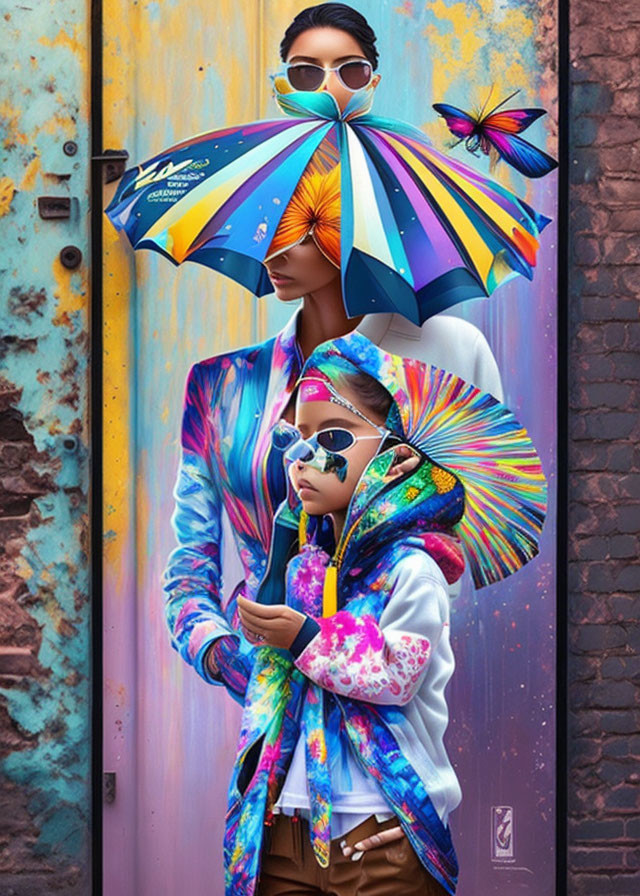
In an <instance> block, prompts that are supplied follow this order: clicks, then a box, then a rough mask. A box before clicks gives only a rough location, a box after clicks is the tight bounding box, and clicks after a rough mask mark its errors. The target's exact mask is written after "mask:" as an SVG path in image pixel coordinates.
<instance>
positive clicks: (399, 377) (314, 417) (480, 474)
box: [225, 332, 545, 896]
mask: <svg viewBox="0 0 640 896" xmlns="http://www.w3.org/2000/svg"><path fill="white" fill-rule="evenodd" d="M363 374H364V376H363ZM296 424H297V430H296V429H292V428H290V427H286V426H284V427H280V428H279V430H278V431H277V432H276V433H275V439H274V444H275V446H276V448H280V449H281V450H283V449H284V450H285V458H286V461H287V463H288V464H289V474H290V480H291V483H292V485H293V486H294V489H295V490H296V491H297V492H298V494H299V498H300V500H301V502H302V506H303V511H304V512H302V513H300V514H298V516H299V523H298V520H297V517H296V500H295V495H294V494H292V495H291V496H290V498H289V499H288V500H287V501H286V502H285V503H284V504H283V505H282V507H281V508H280V509H279V511H278V513H277V515H276V519H275V522H274V531H273V537H272V544H271V552H270V557H269V563H268V567H267V573H266V575H265V578H264V579H263V582H262V584H261V587H260V590H259V591H258V595H257V601H256V602H253V601H247V600H245V599H244V598H238V601H237V604H238V611H239V616H240V620H241V622H242V624H243V627H244V629H245V633H246V634H247V636H248V637H249V638H251V639H252V640H253V641H254V642H255V643H257V644H261V645H262V646H260V647H259V648H258V649H257V650H255V651H254V653H255V658H254V661H253V665H252V667H251V668H250V669H247V685H246V693H245V703H244V705H245V709H244V713H243V720H242V728H241V735H240V743H239V749H238V757H237V760H236V764H235V766H234V772H233V775H232V780H231V786H230V791H229V809H228V813H227V828H226V836H225V860H226V861H225V865H226V868H227V873H228V876H227V882H228V892H233V893H243V894H244V893H247V894H250V893H253V892H254V889H255V885H256V880H257V878H258V876H260V887H259V891H258V892H259V893H260V894H261V896H275V894H278V893H284V892H293V891H292V890H291V889H290V887H291V886H292V885H294V884H295V885H296V886H297V887H298V888H299V889H297V890H296V892H302V891H305V892H309V893H315V892H323V891H325V890H329V889H331V891H332V892H337V893H345V894H346V893H351V892H356V891H357V889H358V886H359V882H360V885H361V884H362V882H363V880H364V879H365V878H366V879H369V878H370V877H371V876H373V877H374V879H375V881H376V886H377V887H378V889H376V892H379V893H381V894H382V893H384V892H387V891H388V892H389V893H394V894H401V893H402V894H407V896H409V894H412V893H422V894H424V893H433V894H439V893H443V892H446V893H454V892H455V888H456V883H457V875H458V867H457V860H456V855H455V850H454V848H453V844H452V842H451V836H450V830H449V825H448V816H449V813H450V812H451V811H452V809H454V808H455V807H456V805H457V804H458V803H459V801H460V789H459V785H458V782H457V779H456V777H455V773H454V771H453V769H452V767H451V765H450V763H449V760H448V758H447V756H446V751H445V749H444V745H443V740H442V738H443V734H444V731H445V728H446V724H447V719H448V712H447V706H446V701H445V699H444V688H445V685H446V683H447V681H448V679H449V677H450V675H451V673H452V671H453V666H454V663H453V656H452V653H451V647H450V643H449V631H448V625H449V610H448V598H447V592H446V587H445V585H446V582H447V581H448V582H452V581H455V580H456V579H457V578H458V577H459V575H460V574H461V571H462V566H463V561H462V551H461V546H462V547H463V548H464V549H465V553H466V555H467V557H468V559H469V561H470V566H471V571H472V574H473V577H474V580H475V582H476V584H477V585H479V586H481V585H484V584H489V583H490V582H492V581H496V580H498V579H500V578H502V577H504V576H505V575H508V574H509V573H511V572H514V571H516V570H517V569H518V568H519V567H520V566H521V565H523V563H525V562H527V560H528V559H530V558H531V557H532V556H533V555H534V554H535V553H536V551H537V545H536V538H537V535H538V534H539V532H540V529H541V526H542V520H543V518H544V509H545V504H544V477H543V475H542V472H541V470H540V463H539V459H538V458H537V456H536V455H535V451H534V450H533V446H532V445H531V443H530V441H529V439H528V437H527V436H526V433H525V432H524V430H523V429H522V428H521V427H520V426H519V424H518V423H517V421H515V419H514V418H513V416H512V415H511V414H510V412H509V411H507V409H506V408H504V407H503V406H502V405H501V404H500V403H499V402H497V401H496V400H495V399H493V398H492V397H491V396H489V395H487V394H486V393H482V392H480V391H479V390H478V389H476V388H475V387H473V386H469V385H467V384H466V383H464V382H463V381H461V380H460V379H459V378H457V377H455V376H454V375H453V374H447V373H445V372H444V371H441V370H439V369H437V368H430V367H426V366H425V365H423V364H421V363H420V362H417V361H412V360H406V359H401V358H398V357H395V356H392V355H388V354H386V353H385V352H383V351H381V350H380V349H378V348H377V347H376V346H374V345H373V344H372V343H370V342H369V341H368V340H367V339H366V338H365V337H364V336H362V334H360V333H357V332H354V333H351V334H349V335H348V336H345V337H343V338H340V339H336V340H334V341H332V342H328V343H324V344H323V345H321V346H319V347H318V348H317V349H316V350H315V351H314V352H313V353H312V355H311V356H310V357H309V359H308V360H307V363H306V364H305V367H304V369H303V372H302V376H301V378H300V380H299V384H298V394H297V406H296ZM287 442H289V444H287ZM445 459H446V464H445ZM441 464H442V465H441ZM298 535H299V546H300V550H299V552H298V553H297V554H295V555H294V556H293V557H291V554H292V552H295V542H296V538H297V536H298ZM290 557H291V559H289V558H290ZM287 560H289V562H288V563H287V562H286V561H287ZM285 564H286V579H285V577H283V575H282V571H283V569H284V568H285ZM296 809H297V810H301V811H298V812H297V813H296V814H294V815H293V816H290V815H289V814H288V813H290V812H291V811H292V810H296ZM334 810H335V817H334V816H333V812H334ZM300 814H302V815H303V817H304V816H305V815H306V817H308V819H309V822H308V825H309V834H307V832H306V824H307V823H306V821H295V819H296V818H298V816H299V815H300ZM394 816H395V817H394ZM381 818H382V819H383V820H382V823H381V824H380V823H379V822H380V819H381ZM363 819H364V820H363ZM264 821H266V823H267V826H268V827H269V828H271V830H272V837H271V838H270V843H269V838H267V840H266V841H264V845H263V833H264V831H263V822H264ZM354 822H355V825H354V824H353V823H354ZM398 823H399V824H400V825H401V826H402V829H403V831H404V833H405V834H406V838H404V839H403V840H402V841H398V842H397V843H396V844H392V845H391V846H390V847H388V848H386V849H384V850H382V849H381V850H372V851H371V852H370V853H366V854H365V859H362V860H360V859H359V858H358V861H355V862H353V861H351V859H345V857H344V856H343V854H342V852H341V850H340V846H339V844H340V841H341V840H342V839H343V837H344V836H345V835H346V838H349V836H351V835H353V837H355V839H353V837H352V839H351V843H355V842H356V841H357V840H359V839H361V838H362V837H363V836H368V834H369V833H371V832H373V831H375V830H378V829H380V830H383V829H385V828H389V827H391V826H395V825H397V824H398ZM301 827H302V828H303V832H302V834H298V835H297V838H296V839H292V838H294V836H295V834H294V831H295V830H297V831H300V830H301ZM365 831H366V833H365ZM307 838H310V845H311V846H312V850H311V849H309V848H308V847H307V849H306V853H305V848H304V847H305V839H307ZM287 842H288V843H289V846H288V847H287V845H286V844H287ZM307 843H309V839H307ZM296 844H297V846H296ZM294 846H295V848H294ZM314 855H315V860H314V858H313V857H314ZM291 859H293V860H294V861H293V862H292V861H291ZM316 860H317V861H316ZM261 865H262V867H261ZM362 875H364V877H362ZM367 876H368V877H367ZM287 888H289V889H287Z"/></svg>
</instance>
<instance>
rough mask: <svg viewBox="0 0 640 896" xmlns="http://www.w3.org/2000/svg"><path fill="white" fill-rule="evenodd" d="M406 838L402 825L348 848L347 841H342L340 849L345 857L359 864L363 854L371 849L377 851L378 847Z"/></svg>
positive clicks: (373, 835)
mask: <svg viewBox="0 0 640 896" xmlns="http://www.w3.org/2000/svg"><path fill="white" fill-rule="evenodd" d="M405 836H406V835H405V833H404V831H403V830H402V828H401V827H400V825H398V826H397V827H395V828H387V830H386V831H380V833H379V834H372V835H371V836H370V837H365V838H364V840H358V842H357V843H354V844H353V846H347V841H346V840H342V841H341V842H340V848H341V849H342V855H343V856H346V857H347V858H348V857H349V856H351V861H352V862H357V861H358V859H359V858H360V857H361V856H362V853H363V852H367V850H369V849H375V848H376V847H377V846H385V845H386V844H387V843H392V842H393V841H394V840H401V839H402V838H403V837H405Z"/></svg>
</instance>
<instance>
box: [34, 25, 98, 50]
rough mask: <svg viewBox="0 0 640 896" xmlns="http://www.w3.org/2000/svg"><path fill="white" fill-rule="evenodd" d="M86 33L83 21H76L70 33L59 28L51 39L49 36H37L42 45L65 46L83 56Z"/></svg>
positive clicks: (85, 48) (85, 47)
mask: <svg viewBox="0 0 640 896" xmlns="http://www.w3.org/2000/svg"><path fill="white" fill-rule="evenodd" d="M87 38H88V35H87V33H86V26H85V24H84V23H78V24H77V25H75V26H74V27H73V29H72V33H71V34H69V32H67V31H65V30H64V28H61V29H60V31H58V33H57V35H56V36H55V37H54V38H53V40H52V39H51V38H49V37H41V38H39V41H38V42H39V43H41V44H42V45H43V47H66V48H67V49H69V50H71V51H72V53H75V54H76V55H77V56H79V57H83V56H84V55H85V54H86V52H87V45H88V39H87Z"/></svg>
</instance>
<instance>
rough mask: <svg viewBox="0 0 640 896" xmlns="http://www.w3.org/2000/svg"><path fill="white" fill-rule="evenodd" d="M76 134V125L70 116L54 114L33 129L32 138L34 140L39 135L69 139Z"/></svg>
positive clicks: (59, 113)
mask: <svg viewBox="0 0 640 896" xmlns="http://www.w3.org/2000/svg"><path fill="white" fill-rule="evenodd" d="M77 133H78V124H77V122H76V121H75V120H74V119H73V118H71V116H70V115H64V114H62V113H61V112H56V113H55V114H54V115H51V116H50V117H49V118H47V120H46V121H44V122H43V123H42V124H41V125H39V127H37V128H35V129H34V130H33V132H32V136H33V137H34V138H35V137H37V136H39V135H40V134H53V135H60V137H61V138H64V139H69V138H71V137H74V136H75V135H76V134H77Z"/></svg>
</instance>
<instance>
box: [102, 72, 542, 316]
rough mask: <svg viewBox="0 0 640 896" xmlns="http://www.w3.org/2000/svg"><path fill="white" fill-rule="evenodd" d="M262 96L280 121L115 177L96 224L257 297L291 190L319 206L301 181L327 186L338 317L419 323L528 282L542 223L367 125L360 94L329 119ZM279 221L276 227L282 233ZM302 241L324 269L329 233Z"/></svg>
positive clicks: (280, 91) (391, 125) (410, 131)
mask: <svg viewBox="0 0 640 896" xmlns="http://www.w3.org/2000/svg"><path fill="white" fill-rule="evenodd" d="M275 86H276V92H275V95H276V100H277V102H278V104H279V105H280V107H281V109H282V110H283V111H284V112H285V113H286V114H287V116H288V117H287V118H284V119H278V120H273V121H259V122H254V123H251V124H246V125H240V126H238V127H231V128H225V129H223V130H218V131H210V132H207V133H203V134H199V135H197V136H195V137H192V138H191V139H189V140H186V141H184V142H182V143H178V144H176V145H175V146H172V147H170V148H169V149H167V150H165V151H164V152H162V153H160V154H159V155H158V156H155V157H154V158H152V159H151V160H149V161H148V162H145V163H143V164H141V165H138V166H137V167H136V168H132V169H130V170H128V171H127V172H126V173H125V175H124V177H123V178H122V181H121V182H120V184H119V185H118V189H117V191H116V194H115V196H114V198H113V200H112V201H111V203H110V204H109V206H108V208H107V210H106V213H107V215H108V217H109V219H110V220H111V222H112V223H113V224H114V226H115V227H116V228H118V229H122V230H124V231H125V233H126V234H127V236H128V238H129V240H130V241H131V244H132V245H133V246H134V248H136V249H139V248H151V249H155V250H157V251H159V252H161V253H162V254H164V255H165V256H166V257H167V258H169V259H170V260H171V261H173V262H174V263H175V264H181V263H182V262H183V261H187V260H188V261H195V262H198V263H200V264H204V265H207V266H208V267H211V268H213V269H214V270H217V271H220V272H221V273H223V274H226V275H227V276H229V277H232V278H233V279H234V280H236V281H237V282H239V283H241V284H242V285H243V286H245V287H247V288H248V289H249V290H251V291H252V292H253V293H254V294H255V295H258V296H260V295H264V294H265V293H271V292H273V286H272V284H271V281H270V279H269V277H268V273H267V270H266V267H265V265H264V261H265V259H268V258H269V257H270V256H271V255H273V254H274V253H273V251H270V250H271V249H272V246H274V247H279V248H278V251H283V246H284V245H291V244H293V243H291V242H288V241H287V238H286V235H285V238H284V239H283V238H282V231H280V233H279V232H278V230H279V226H280V223H281V220H282V219H283V216H285V213H286V212H287V210H289V211H291V210H290V208H289V207H290V204H291V203H293V204H294V205H295V203H296V202H298V203H299V199H300V189H299V188H300V187H301V186H302V185H304V192H305V195H306V197H307V199H306V200H305V201H306V202H307V205H308V202H309V197H310V196H311V197H313V196H316V197H320V199H322V197H323V194H324V198H325V199H326V191H323V190H322V189H320V190H315V191H314V190H313V189H312V190H309V184H310V182H311V180H312V179H313V178H315V179H316V181H317V179H318V178H325V179H327V180H328V181H330V180H331V179H332V180H333V181H334V182H335V180H336V177H338V179H339V194H338V200H339V206H338V208H339V263H340V268H341V278H342V288H343V296H344V301H345V307H346V311H347V314H349V315H350V316H356V315H359V314H366V313H370V312H375V311H393V312H398V313H400V314H402V315H404V316H405V317H406V318H408V319H409V320H410V321H412V322H413V323H416V324H421V323H422V322H423V321H424V320H426V319H427V318H428V317H430V316H431V315H433V314H436V313H437V312H439V311H442V310H443V309H444V308H448V307H449V306H451V305H454V304H456V303H457V302H460V301H463V300H464V299H468V298H475V297H478V296H482V295H489V294H490V293H491V292H492V291H493V290H494V289H495V287H496V286H498V285H499V284H500V283H502V282H504V281H505V280H507V279H509V278H510V277H512V276H514V275H515V274H522V275H524V276H525V277H527V278H528V279H531V278H532V276H533V267H534V266H535V260H536V253H537V250H538V235H539V232H540V231H541V230H542V228H543V227H544V226H545V225H546V224H548V223H549V218H546V217H544V216H543V215H540V214H538V213H537V212H535V211H534V210H533V209H532V208H531V207H530V206H528V205H527V204H526V203H525V202H524V201H522V200H521V199H518V197H517V196H515V195H514V194H513V193H511V192H510V191H508V190H506V189H505V188H503V187H501V186H500V185H499V184H497V183H495V182H493V181H491V180H490V179H489V178H486V177H484V176H483V175H481V174H479V173H478V172H476V171H474V170H473V169H471V168H469V167H468V166H466V165H463V164H461V163H460V162H456V161H453V160H451V159H448V158H447V157H446V156H444V155H443V154H442V153H439V152H437V151H436V150H435V149H433V147H432V146H431V145H430V143H429V141H428V140H427V138H426V137H425V135H424V134H423V133H422V131H420V130H418V129H417V128H413V127H411V126H410V125H407V124H405V123H404V122H401V121H395V120H390V119H384V118H380V117H377V116H374V115H371V114H370V113H369V107H370V105H371V100H372V95H373V93H372V89H371V88H364V89H363V90H361V91H358V92H356V93H354V95H353V97H352V98H351V100H350V101H349V104H348V105H347V107H346V109H344V110H343V111H342V112H341V111H340V109H339V107H338V104H337V102H336V100H335V99H334V97H333V96H332V95H331V94H330V93H328V92H325V91H321V92H317V93H311V92H289V93H286V92H285V90H286V88H285V87H284V84H283V81H282V79H276V81H275ZM336 169H337V175H336ZM325 204H326V202H325ZM331 205H332V208H333V213H332V214H333V216H334V218H335V202H332V203H331ZM298 211H299V209H298ZM294 217H295V219H296V224H297V226H298V231H299V223H300V216H299V214H298V215H297V216H294ZM312 217H313V216H312ZM325 217H326V216H325ZM290 218H291V214H289V216H288V217H284V220H283V228H284V229H285V230H291V232H293V230H295V228H293V229H292V227H291V220H289V219H290ZM320 223H321V222H320ZM325 223H326V222H325ZM315 224H316V222H314V221H313V220H312V221H310V225H309V228H307V229H306V230H305V233H306V232H309V229H311V232H312V233H313V230H314V227H315ZM319 226H320V225H319ZM331 226H332V227H333V229H334V230H335V229H336V228H335V221H333V222H332V224H331ZM325 233H327V230H326V228H325ZM274 238H275V241H274ZM300 238H302V237H300V234H299V232H298V235H297V238H296V239H297V241H299V239H300ZM314 238H315V239H316V242H317V243H318V245H319V246H320V248H321V249H322V250H323V251H324V252H325V254H326V255H327V257H329V258H331V259H332V260H334V256H333V255H332V252H331V248H332V247H336V246H337V240H336V237H335V234H334V236H333V238H328V241H327V244H326V245H325V246H324V247H323V245H322V243H321V241H320V239H319V233H318V234H314ZM294 242H295V240H294Z"/></svg>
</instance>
